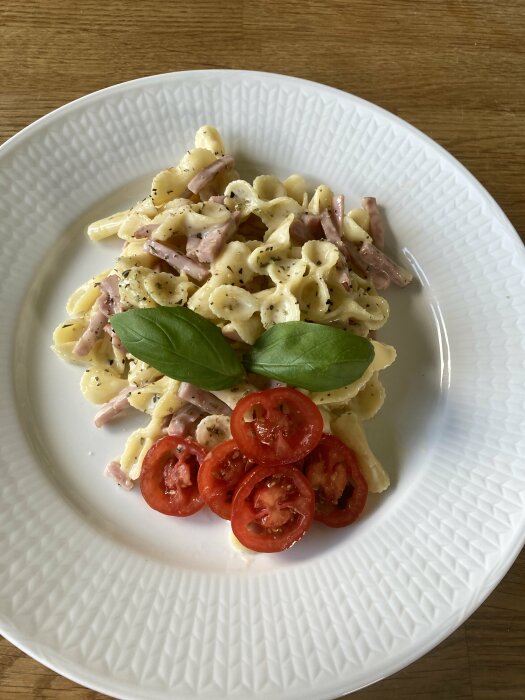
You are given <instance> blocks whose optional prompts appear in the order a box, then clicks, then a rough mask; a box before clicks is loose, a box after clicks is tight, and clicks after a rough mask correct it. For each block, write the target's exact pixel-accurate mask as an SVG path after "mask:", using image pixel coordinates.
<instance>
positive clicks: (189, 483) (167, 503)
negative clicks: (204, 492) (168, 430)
mask: <svg viewBox="0 0 525 700" xmlns="http://www.w3.org/2000/svg"><path fill="white" fill-rule="evenodd" d="M205 456H206V451H205V450H204V449H203V448H202V447H201V446H200V445H199V444H198V443H197V442H195V441H194V440H190V439H188V438H181V437H176V436H171V435H167V436H166V437H162V438H160V439H159V440H157V442H155V444H154V445H153V446H152V447H151V448H150V450H149V451H148V453H147V454H146V456H145V457H144V461H143V463H142V471H141V474H140V490H141V492H142V495H143V497H144V500H145V501H146V503H147V504H148V505H149V506H150V507H151V508H153V509H154V510H158V511H159V512H160V513H164V514H165V515H177V516H179V517H185V516H187V515H192V514H193V513H196V512H197V511H198V510H200V509H201V508H202V507H203V506H204V501H203V500H202V498H201V496H200V494H199V489H198V486H197V473H198V471H199V467H200V464H201V462H202V461H203V460H204V458H205Z"/></svg>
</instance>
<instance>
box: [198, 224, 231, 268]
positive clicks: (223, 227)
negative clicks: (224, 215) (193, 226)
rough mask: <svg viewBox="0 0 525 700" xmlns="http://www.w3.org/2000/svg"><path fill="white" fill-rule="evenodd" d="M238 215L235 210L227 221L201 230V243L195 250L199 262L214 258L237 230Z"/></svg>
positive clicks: (209, 260)
mask: <svg viewBox="0 0 525 700" xmlns="http://www.w3.org/2000/svg"><path fill="white" fill-rule="evenodd" d="M239 216H240V214H239V212H235V213H234V214H233V216H232V217H231V218H229V219H228V221H225V222H224V223H223V224H218V225H217V226H212V227H211V228H209V229H207V230H206V231H203V232H202V234H201V235H202V238H201V243H200V245H199V246H198V248H197V249H196V251H195V255H196V257H197V260H199V262H201V263H211V262H213V261H214V260H216V258H217V257H218V256H219V253H220V252H221V250H222V249H223V248H224V246H225V245H226V243H227V242H228V240H229V239H230V238H231V236H232V235H233V234H234V233H235V231H236V230H237V226H238V222H239Z"/></svg>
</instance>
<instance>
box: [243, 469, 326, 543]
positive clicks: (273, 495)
mask: <svg viewBox="0 0 525 700" xmlns="http://www.w3.org/2000/svg"><path fill="white" fill-rule="evenodd" d="M314 508H315V496H314V492H313V490H312V487H311V486H310V484H309V483H308V480H307V479H306V478H305V476H304V474H302V473H301V472H300V471H299V469H297V468H296V467H292V466H290V465H279V466H275V465H274V466H272V465H268V464H266V465H264V464H263V465H261V466H259V467H256V468H255V469H253V470H252V471H249V472H248V474H246V476H245V477H244V479H243V480H242V481H241V482H240V484H239V486H238V487H237V491H236V492H235V495H234V497H233V504H232V530H233V534H234V535H235V537H237V539H238V540H239V542H240V543H241V544H243V545H244V546H245V547H248V549H253V550H254V551H256V552H282V550H283V549H288V547H291V546H292V545H293V544H294V543H295V542H297V541H298V540H300V539H301V537H303V535H304V534H305V533H306V531H307V530H308V529H309V527H310V525H311V524H312V520H313V517H314Z"/></svg>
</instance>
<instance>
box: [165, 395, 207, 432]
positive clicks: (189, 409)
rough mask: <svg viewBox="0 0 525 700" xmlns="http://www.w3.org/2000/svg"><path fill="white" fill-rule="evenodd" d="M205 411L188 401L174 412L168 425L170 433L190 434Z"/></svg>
mask: <svg viewBox="0 0 525 700" xmlns="http://www.w3.org/2000/svg"><path fill="white" fill-rule="evenodd" d="M204 415H205V414H204V412H203V411H201V409H200V408H198V407H197V406H194V405H193V404H190V403H186V404H184V405H183V406H182V407H181V408H179V410H178V411H177V412H176V413H174V414H173V415H172V417H171V420H170V422H169V424H168V427H167V433H168V435H180V436H183V437H184V436H186V435H189V434H190V432H191V431H192V428H194V427H195V425H196V423H198V421H200V420H201V419H202V418H203V417H204Z"/></svg>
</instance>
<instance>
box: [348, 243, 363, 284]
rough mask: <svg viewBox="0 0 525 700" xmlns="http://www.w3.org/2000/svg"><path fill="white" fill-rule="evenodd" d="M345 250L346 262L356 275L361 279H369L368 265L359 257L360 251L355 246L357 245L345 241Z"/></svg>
mask: <svg viewBox="0 0 525 700" xmlns="http://www.w3.org/2000/svg"><path fill="white" fill-rule="evenodd" d="M345 250H346V260H347V262H348V264H349V265H350V267H351V268H352V270H353V271H354V272H355V273H356V275H359V277H363V278H365V277H367V267H368V266H367V264H366V263H365V262H364V261H363V260H361V257H360V255H359V249H358V248H357V246H356V245H355V243H351V242H350V241H345Z"/></svg>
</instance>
